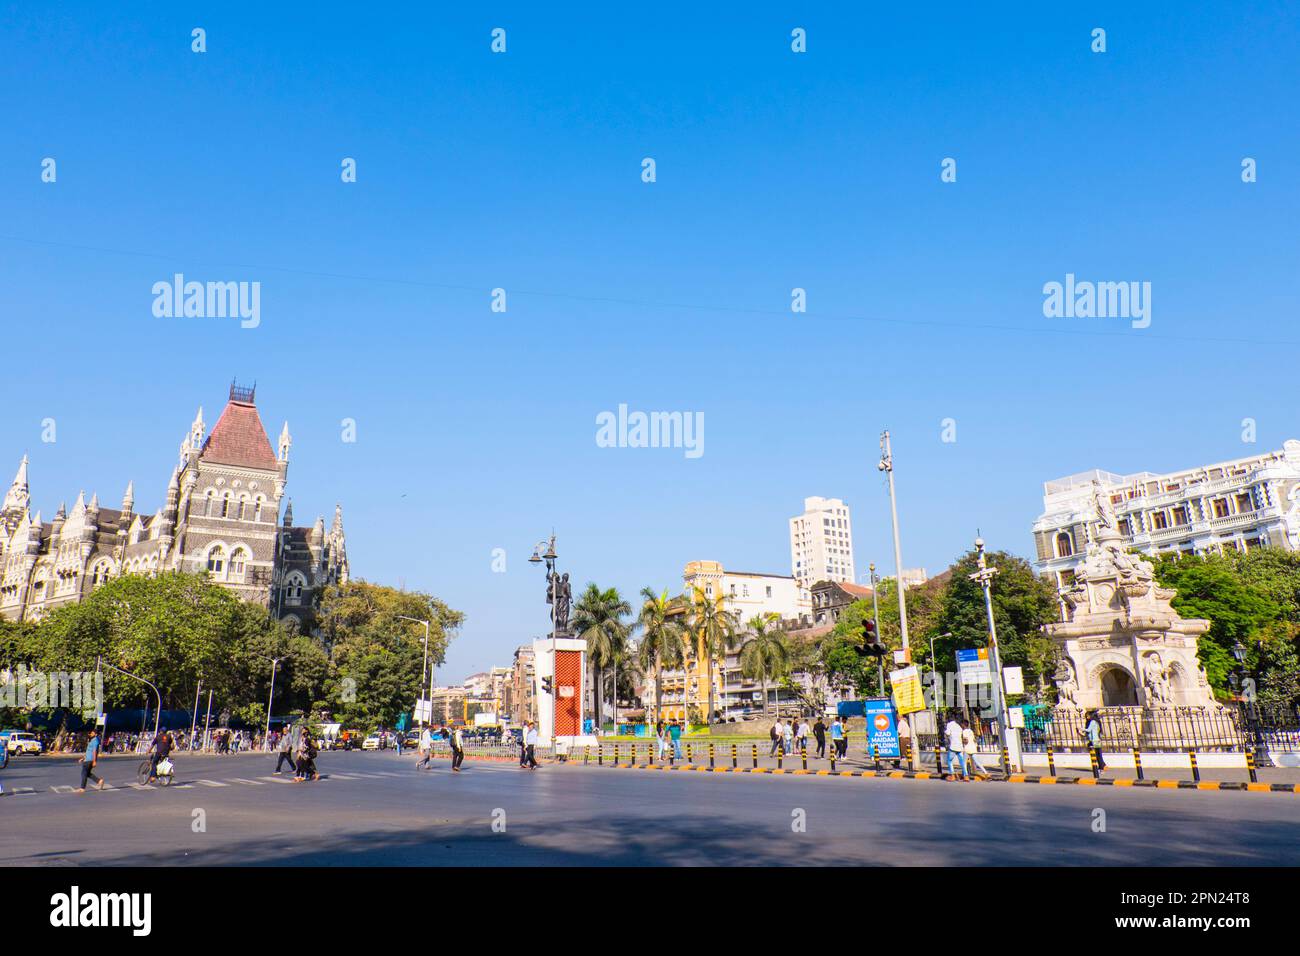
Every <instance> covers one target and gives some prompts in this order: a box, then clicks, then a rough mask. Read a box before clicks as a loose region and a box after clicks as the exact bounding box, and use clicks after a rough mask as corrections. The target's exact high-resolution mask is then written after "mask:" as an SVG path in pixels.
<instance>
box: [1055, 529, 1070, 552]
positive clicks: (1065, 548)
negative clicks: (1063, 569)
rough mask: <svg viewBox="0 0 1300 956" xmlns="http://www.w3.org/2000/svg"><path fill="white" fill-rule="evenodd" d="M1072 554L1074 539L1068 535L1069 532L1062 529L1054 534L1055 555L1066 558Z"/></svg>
mask: <svg viewBox="0 0 1300 956" xmlns="http://www.w3.org/2000/svg"><path fill="white" fill-rule="evenodd" d="M1072 554H1074V539H1073V538H1072V537H1070V532H1068V531H1062V532H1061V533H1060V534H1058V535H1057V536H1056V556H1057V557H1058V558H1068V557H1070V555H1072Z"/></svg>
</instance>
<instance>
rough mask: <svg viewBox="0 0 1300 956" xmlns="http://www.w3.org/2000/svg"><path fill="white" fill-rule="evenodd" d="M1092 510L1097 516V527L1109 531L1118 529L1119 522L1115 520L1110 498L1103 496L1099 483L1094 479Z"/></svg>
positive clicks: (1103, 492)
mask: <svg viewBox="0 0 1300 956" xmlns="http://www.w3.org/2000/svg"><path fill="white" fill-rule="evenodd" d="M1092 508H1093V511H1095V512H1096V514H1097V519H1096V520H1097V525H1098V527H1101V528H1107V529H1109V530H1111V531H1114V530H1117V529H1118V528H1119V522H1118V520H1117V519H1116V518H1115V509H1114V508H1112V507H1111V504H1110V498H1109V497H1108V496H1107V495H1106V494H1105V491H1104V490H1103V489H1102V487H1101V482H1100V481H1098V480H1097V479H1096V478H1094V479H1092Z"/></svg>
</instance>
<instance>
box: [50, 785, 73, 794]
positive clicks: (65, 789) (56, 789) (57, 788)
mask: <svg viewBox="0 0 1300 956" xmlns="http://www.w3.org/2000/svg"><path fill="white" fill-rule="evenodd" d="M75 789H76V787H71V786H66V785H63V784H57V783H56V784H54V785H53V786H52V787H50V792H51V793H72V792H73V791H74V790H75Z"/></svg>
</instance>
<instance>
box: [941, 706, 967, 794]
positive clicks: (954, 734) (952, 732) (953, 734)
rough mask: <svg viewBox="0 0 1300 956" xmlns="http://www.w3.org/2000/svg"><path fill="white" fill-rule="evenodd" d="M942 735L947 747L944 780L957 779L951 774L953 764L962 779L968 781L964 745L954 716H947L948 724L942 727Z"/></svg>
mask: <svg viewBox="0 0 1300 956" xmlns="http://www.w3.org/2000/svg"><path fill="white" fill-rule="evenodd" d="M943 735H944V739H945V740H946V741H947V745H948V749H947V753H946V755H945V759H946V761H947V773H946V774H945V779H947V780H956V779H957V778H956V776H954V775H953V772H952V765H953V764H954V763H956V764H957V765H958V766H959V767H960V768H961V777H962V779H963V780H968V779H970V778H969V775H968V774H967V772H966V745H965V743H963V741H962V732H961V724H959V723H957V715H956V714H949V715H948V723H947V724H945V725H944V728H943Z"/></svg>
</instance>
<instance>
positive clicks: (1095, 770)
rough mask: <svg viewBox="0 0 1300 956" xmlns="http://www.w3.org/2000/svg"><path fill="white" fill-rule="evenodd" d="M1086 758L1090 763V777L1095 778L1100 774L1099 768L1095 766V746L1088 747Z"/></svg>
mask: <svg viewBox="0 0 1300 956" xmlns="http://www.w3.org/2000/svg"><path fill="white" fill-rule="evenodd" d="M1088 760H1089V762H1090V763H1091V764H1092V779H1094V780H1096V779H1097V778H1098V777H1100V776H1101V768H1100V767H1099V766H1097V748H1096V747H1089V748H1088Z"/></svg>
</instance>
